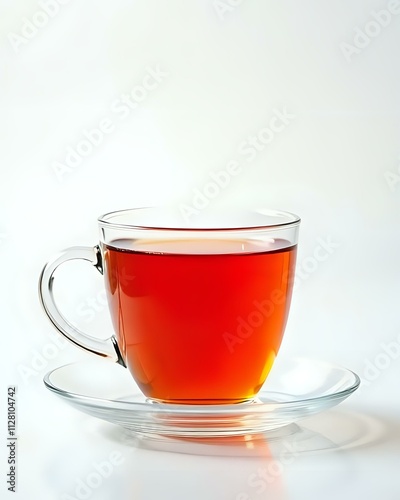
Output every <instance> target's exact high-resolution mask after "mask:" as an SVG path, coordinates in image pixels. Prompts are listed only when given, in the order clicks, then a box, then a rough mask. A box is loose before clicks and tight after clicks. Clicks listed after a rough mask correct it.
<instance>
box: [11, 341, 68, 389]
mask: <svg viewBox="0 0 400 500" xmlns="http://www.w3.org/2000/svg"><path fill="white" fill-rule="evenodd" d="M50 337H51V338H52V340H53V342H48V343H47V344H45V345H44V346H43V347H42V348H41V349H40V350H38V349H33V350H32V357H31V360H30V362H29V363H28V364H27V365H22V364H20V365H18V366H17V371H18V373H19V375H20V376H21V378H22V380H23V381H24V383H27V382H28V380H29V379H30V378H31V377H36V375H38V374H39V373H41V372H43V370H45V369H46V368H47V366H48V364H49V361H51V360H52V359H55V358H56V357H57V356H58V354H59V352H60V350H62V349H65V347H66V346H67V345H68V340H67V339H66V338H65V337H63V336H62V335H61V334H59V333H56V332H51V333H50Z"/></svg>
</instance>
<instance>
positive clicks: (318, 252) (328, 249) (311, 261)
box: [293, 236, 340, 290]
mask: <svg viewBox="0 0 400 500" xmlns="http://www.w3.org/2000/svg"><path fill="white" fill-rule="evenodd" d="M317 242H318V245H317V246H316V247H315V248H314V251H313V253H312V255H308V256H307V257H304V258H303V259H302V260H301V262H299V263H298V264H297V265H296V271H295V282H294V287H293V290H297V289H298V288H299V287H300V286H301V283H302V282H303V281H305V280H308V278H309V277H310V276H311V275H312V274H314V273H315V272H316V271H317V269H318V268H319V265H320V263H321V262H325V261H326V260H327V259H328V258H329V256H330V255H332V254H333V253H335V251H336V250H337V249H338V248H339V247H340V244H339V243H335V242H334V241H332V238H331V237H330V236H326V237H325V238H317Z"/></svg>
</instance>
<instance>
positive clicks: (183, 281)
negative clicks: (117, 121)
mask: <svg viewBox="0 0 400 500" xmlns="http://www.w3.org/2000/svg"><path fill="white" fill-rule="evenodd" d="M98 224H99V229H100V242H99V244H98V245H96V246H95V247H94V248H92V247H71V248H69V249H67V250H65V251H64V252H62V253H60V254H59V255H58V256H57V257H55V258H54V259H53V260H51V261H50V262H49V263H48V264H47V265H46V266H45V267H44V269H43V271H42V273H41V276H40V283H39V295H40V299H41V302H42V305H43V307H44V310H45V312H46V313H47V315H48V317H49V318H50V320H51V321H52V323H53V325H54V326H55V327H56V328H57V329H58V330H59V332H61V333H62V334H63V335H64V336H65V337H66V338H67V339H69V340H70V341H71V342H73V343H74V344H76V345H78V346H80V347H82V348H83V349H86V350H87V351H90V352H92V353H95V354H98V355H99V356H102V357H104V358H111V359H112V360H114V361H116V362H117V363H120V364H121V365H123V366H124V367H127V368H128V369H129V371H130V373H131V374H132V376H133V378H134V380H135V381H136V383H137V384H138V386H139V387H140V389H141V391H142V392H143V394H144V395H145V396H147V397H148V398H151V399H153V400H156V401H158V402H166V403H177V404H231V403H239V402H244V401H248V400H251V399H252V398H254V397H255V396H256V395H257V393H258V391H259V390H260V388H261V386H262V385H263V383H264V381H265V379H266V377H267V375H268V373H269V371H270V369H271V367H272V365H273V363H274V360H275V357H276V355H277V353H278V351H279V347H280V344H281V341H282V337H283V334H284V331H285V326H286V321H287V318H288V313H289V307H290V301H291V295H292V287H293V280H294V273H295V262H296V250H297V241H298V230H299V225H300V219H299V217H297V216H296V215H293V214H291V213H288V212H281V211H275V210H264V209H260V210H254V211H238V212H233V211H230V212H226V213H224V212H218V213H213V214H212V216H208V217H207V216H206V215H202V214H200V216H196V217H195V221H194V222H193V223H192V222H190V223H189V222H185V221H183V220H182V217H181V216H179V215H177V214H176V213H174V212H173V211H167V210H161V209H157V208H137V209H129V210H121V211H117V212H112V213H108V214H106V215H103V216H102V217H100V218H99V219H98ZM73 259H83V260H86V261H88V262H90V263H91V264H92V265H93V266H94V267H95V268H96V269H97V270H98V271H99V272H100V273H101V274H103V275H104V280H105V288H106V291H107V297H108V305H109V310H110V314H111V319H112V323H113V326H114V330H115V335H112V336H111V337H109V338H108V339H106V340H101V339H96V338H94V337H92V336H90V335H87V334H85V333H84V332H82V331H81V330H79V329H78V328H76V327H75V326H74V325H73V324H72V323H71V322H69V321H68V320H67V319H66V318H65V317H64V316H63V315H62V314H61V312H60V311H59V309H58V307H57V305H56V302H55V300H54V296H53V282H54V279H55V276H54V273H55V271H56V269H57V268H58V267H59V266H60V265H61V264H62V263H64V262H66V261H69V260H73Z"/></svg>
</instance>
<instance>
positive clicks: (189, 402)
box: [146, 397, 258, 406]
mask: <svg viewBox="0 0 400 500" xmlns="http://www.w3.org/2000/svg"><path fill="white" fill-rule="evenodd" d="M257 401H258V400H257V397H251V398H243V399H157V398H146V402H147V403H150V404H159V405H185V406H222V405H242V404H253V403H256V402H257Z"/></svg>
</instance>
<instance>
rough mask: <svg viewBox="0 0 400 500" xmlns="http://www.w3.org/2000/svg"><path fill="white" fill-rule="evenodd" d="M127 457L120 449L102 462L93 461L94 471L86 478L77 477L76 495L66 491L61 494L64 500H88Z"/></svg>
mask: <svg viewBox="0 0 400 500" xmlns="http://www.w3.org/2000/svg"><path fill="white" fill-rule="evenodd" d="M124 461H125V459H124V457H123V456H122V453H120V452H119V451H113V452H111V453H110V455H109V457H108V460H103V461H102V462H99V463H97V462H93V463H92V466H93V469H94V470H93V471H92V472H90V473H89V474H88V475H87V476H86V477H85V478H84V479H81V478H76V480H75V481H76V486H75V492H74V495H75V496H72V495H69V494H68V493H64V494H63V495H61V499H62V500H87V499H88V498H89V497H90V496H92V494H93V493H94V492H95V491H96V490H98V488H100V486H101V485H102V484H103V482H104V480H105V479H108V478H109V477H110V476H111V474H112V473H113V472H114V469H115V467H118V466H120V465H122V464H123V463H124Z"/></svg>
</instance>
